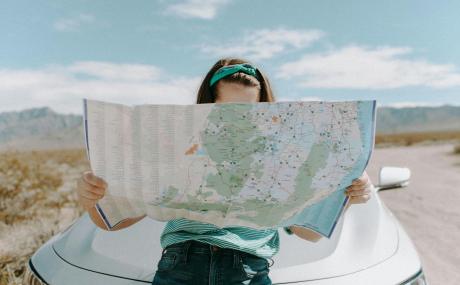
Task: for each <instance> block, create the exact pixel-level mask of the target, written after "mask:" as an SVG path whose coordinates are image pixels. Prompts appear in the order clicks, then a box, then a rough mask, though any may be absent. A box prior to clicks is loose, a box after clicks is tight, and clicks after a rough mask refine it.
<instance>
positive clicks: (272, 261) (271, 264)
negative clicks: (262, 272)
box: [268, 257, 275, 267]
mask: <svg viewBox="0 0 460 285" xmlns="http://www.w3.org/2000/svg"><path fill="white" fill-rule="evenodd" d="M268 259H269V260H271V263H269V265H268V267H272V266H273V264H275V261H274V260H273V258H270V257H269V258H268Z"/></svg>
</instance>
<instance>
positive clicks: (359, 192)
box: [346, 188, 371, 197]
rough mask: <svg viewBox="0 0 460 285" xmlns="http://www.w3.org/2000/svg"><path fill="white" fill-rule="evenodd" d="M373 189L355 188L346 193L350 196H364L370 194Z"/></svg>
mask: <svg viewBox="0 0 460 285" xmlns="http://www.w3.org/2000/svg"><path fill="white" fill-rule="evenodd" d="M370 193H371V191H370V190H369V189H368V188H365V189H360V190H354V191H346V194H347V195H348V196H350V197H356V196H362V195H366V194H370Z"/></svg>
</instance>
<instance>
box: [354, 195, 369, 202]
mask: <svg viewBox="0 0 460 285" xmlns="http://www.w3.org/2000/svg"><path fill="white" fill-rule="evenodd" d="M370 198H371V195H370V194H365V195H361V196H353V197H350V203H353V204H357V203H365V202H367V201H368V200H369V199H370Z"/></svg>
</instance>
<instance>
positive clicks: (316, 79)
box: [275, 45, 460, 89]
mask: <svg viewBox="0 0 460 285" xmlns="http://www.w3.org/2000/svg"><path fill="white" fill-rule="evenodd" d="M411 51H412V50H411V49H410V48H408V47H389V46H383V47H377V48H368V47H364V46H357V45H351V46H346V47H343V48H341V49H337V50H332V51H328V52H324V53H312V54H306V55H304V56H303V57H302V58H301V59H299V60H297V61H292V62H288V63H285V64H283V65H281V66H280V68H279V69H278V71H277V73H276V75H275V76H276V77H277V78H283V79H295V80H296V81H297V82H299V83H298V84H299V86H302V87H314V88H356V89H389V88H399V87H407V86H428V87H433V88H445V87H454V86H460V73H458V72H457V70H456V67H455V66H454V65H452V64H435V63H431V62H428V61H425V60H420V59H407V58H403V57H402V56H404V55H409V54H410V53H411Z"/></svg>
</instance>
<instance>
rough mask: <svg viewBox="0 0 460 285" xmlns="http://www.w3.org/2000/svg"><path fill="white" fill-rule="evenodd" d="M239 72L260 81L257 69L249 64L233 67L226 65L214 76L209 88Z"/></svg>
mask: <svg viewBox="0 0 460 285" xmlns="http://www.w3.org/2000/svg"><path fill="white" fill-rule="evenodd" d="M238 71H241V72H244V73H246V74H249V75H252V76H254V77H255V78H257V79H258V80H260V79H259V76H258V75H257V73H256V69H255V68H254V67H252V66H251V65H250V64H248V63H240V64H233V65H226V66H222V67H221V68H219V69H218V70H217V71H216V72H215V73H214V75H213V76H212V78H211V83H210V84H209V86H212V85H213V84H214V83H216V82H217V81H219V80H220V79H222V78H224V77H225V76H228V75H230V74H233V73H236V72H238Z"/></svg>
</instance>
